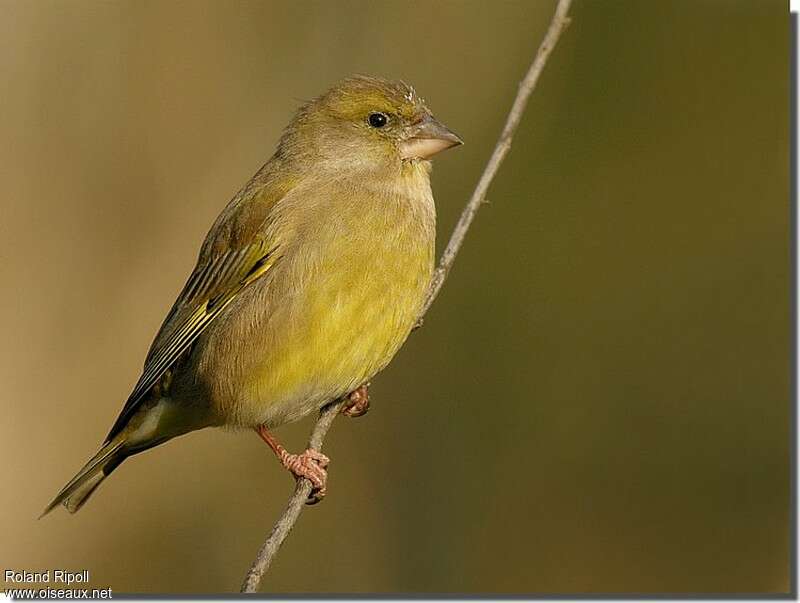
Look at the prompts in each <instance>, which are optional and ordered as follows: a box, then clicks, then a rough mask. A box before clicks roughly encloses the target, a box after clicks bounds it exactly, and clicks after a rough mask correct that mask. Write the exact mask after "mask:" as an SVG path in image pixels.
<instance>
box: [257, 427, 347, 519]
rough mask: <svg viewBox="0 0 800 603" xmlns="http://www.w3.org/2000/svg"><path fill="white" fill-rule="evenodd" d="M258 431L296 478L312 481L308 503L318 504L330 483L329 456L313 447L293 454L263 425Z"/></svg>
mask: <svg viewBox="0 0 800 603" xmlns="http://www.w3.org/2000/svg"><path fill="white" fill-rule="evenodd" d="M256 432H257V433H258V435H259V436H261V439H262V440H264V441H265V442H266V443H267V445H268V446H269V447H270V448H271V449H272V451H273V452H274V453H275V456H277V457H278V460H279V461H280V462H281V465H283V466H284V467H285V468H286V469H288V470H289V472H290V473H291V474H292V475H294V476H295V478H296V479H299V478H305V479H307V480H308V481H310V482H311V494H310V495H309V497H308V501H307V504H309V505H313V504H316V503H318V502H319V501H320V500H322V499H323V498H324V497H325V494H326V493H327V483H328V472H327V471H326V470H325V468H326V467H327V466H328V464H329V463H330V462H331V460H330V459H329V458H328V457H327V456H325V455H324V454H322V453H321V452H320V451H319V450H313V449H311V448H309V449H308V450H306V451H305V452H302V453H300V454H292V453H291V452H289V451H288V450H286V448H284V447H283V446H282V445H281V444H280V442H278V440H276V439H275V437H274V436H273V435H272V434H271V433H270V432H269V431H267V428H266V427H264V426H263V425H262V426H260V427H257V428H256Z"/></svg>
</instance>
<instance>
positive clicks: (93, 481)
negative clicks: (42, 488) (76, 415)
mask: <svg viewBox="0 0 800 603" xmlns="http://www.w3.org/2000/svg"><path fill="white" fill-rule="evenodd" d="M124 443H125V440H124V439H122V438H116V439H114V440H112V441H110V442H108V443H107V444H105V445H103V447H102V448H101V449H100V451H99V452H98V453H97V454H96V455H94V456H93V457H92V458H91V460H90V461H89V462H88V463H86V464H85V465H84V466H83V468H82V469H81V470H80V471H78V473H77V475H75V477H73V478H72V479H71V480H70V481H69V483H68V484H67V485H66V486H64V487H63V488H62V489H61V492H59V493H58V494H57V495H56V497H55V498H54V499H53V501H52V502H51V503H50V504H49V505H47V507H46V508H45V510H44V512H43V513H42V514H41V515H40V518H41V517H44V516H45V515H47V514H48V513H49V512H50V511H52V510H53V509H55V508H56V507H57V506H58V505H60V504H63V505H64V507H65V508H66V509H67V511H69V512H70V513H75V511H77V510H78V509H80V508H81V507H82V506H83V504H84V503H85V502H86V500H87V499H88V498H89V496H90V495H91V494H92V492H94V491H95V490H96V489H97V487H98V486H99V485H100V483H101V482H102V481H103V480H104V479H105V478H106V477H107V476H109V475H110V474H111V472H112V471H114V469H116V468H117V467H118V466H119V464H120V463H121V462H122V461H124V460H125V458H126V457H127V456H128V455H127V453H126V452H125V450H124V449H123V444H124Z"/></svg>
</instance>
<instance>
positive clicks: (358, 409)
mask: <svg viewBox="0 0 800 603" xmlns="http://www.w3.org/2000/svg"><path fill="white" fill-rule="evenodd" d="M368 410H369V383H365V384H364V385H362V386H361V387H359V388H358V389H356V390H354V391H353V392H351V393H350V395H349V396H347V404H345V405H344V406H343V407H342V411H341V412H342V414H343V415H345V416H346V417H360V416H363V415H365V414H367V411H368Z"/></svg>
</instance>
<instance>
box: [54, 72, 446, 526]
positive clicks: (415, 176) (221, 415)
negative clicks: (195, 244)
mask: <svg viewBox="0 0 800 603" xmlns="http://www.w3.org/2000/svg"><path fill="white" fill-rule="evenodd" d="M459 143H460V140H459V139H458V138H457V137H456V136H455V135H453V134H452V133H451V132H449V131H448V130H447V129H446V128H444V126H442V125H441V124H440V123H439V122H437V121H436V120H434V119H433V118H432V116H431V114H430V112H429V111H428V109H427V107H426V106H425V104H424V102H423V101H422V100H421V99H420V98H419V97H418V96H417V95H416V93H415V92H414V90H413V89H412V88H410V87H409V86H407V85H406V84H404V83H401V82H390V81H386V80H382V79H377V78H371V77H364V76H357V77H353V78H349V79H347V80H344V81H343V82H341V83H340V84H338V85H337V86H335V87H334V88H332V89H331V90H330V91H328V92H327V93H326V94H324V95H323V96H321V97H319V98H317V99H316V100H314V101H312V102H310V103H308V104H306V105H305V106H304V107H302V108H301V109H300V110H299V111H298V113H297V115H296V116H295V117H294V119H293V120H292V122H291V123H290V125H289V126H288V127H287V129H286V130H285V132H284V134H283V136H282V137H281V140H280V143H279V145H278V148H277V151H276V152H275V154H274V155H273V157H272V158H271V159H270V160H269V161H268V162H267V163H266V164H265V165H264V166H263V167H262V168H261V169H260V170H259V171H258V173H257V174H256V175H255V176H254V177H253V178H252V179H251V180H250V182H248V183H247V185H246V186H245V187H244V188H243V189H242V190H241V191H240V192H239V193H238V194H237V195H236V196H235V197H234V199H233V200H232V201H231V202H230V203H229V204H228V206H227V207H226V208H225V209H224V210H223V212H222V213H221V215H220V216H219V218H217V220H216V222H215V223H214V225H213V226H212V228H211V230H210V232H209V233H208V235H207V237H206V239H205V242H204V243H203V245H202V248H201V250H200V254H199V258H198V261H197V266H196V267H195V269H194V271H193V272H192V274H191V276H190V277H189V280H188V281H187V283H186V285H185V287H184V289H183V291H182V292H181V294H180V295H179V297H178V300H177V301H176V302H175V305H174V306H173V308H172V310H171V311H170V313H169V315H168V316H167V318H166V319H165V321H164V323H163V325H162V327H161V330H160V331H159V333H158V335H157V336H156V338H155V341H154V342H153V345H152V347H151V349H150V352H149V354H148V356H147V359H146V361H145V367H144V371H143V373H142V377H141V378H140V380H139V382H138V383H137V385H136V387H135V388H134V391H133V393H132V394H131V396H130V397H129V399H128V401H127V403H126V404H125V407H124V408H123V410H122V413H121V414H120V416H119V418H118V419H117V421H116V423H115V424H114V426H113V427H112V429H111V431H110V433H109V434H108V438H107V440H106V442H105V443H104V445H103V447H102V448H101V450H100V452H98V454H97V455H96V456H95V457H94V458H93V459H92V460H91V461H89V463H87V465H86V466H85V467H84V468H83V469H82V470H81V471H80V472H79V473H78V474H77V475H76V476H75V478H73V480H72V481H71V482H70V483H69V484H67V486H65V487H64V489H63V490H62V491H61V492H60V493H59V494H58V496H56V498H55V499H54V500H53V502H52V503H51V504H50V505H49V506H48V507H47V510H46V511H45V512H47V511H49V510H51V509H52V508H54V507H55V506H56V505H58V504H59V503H64V505H65V506H66V507H67V509H68V510H70V511H72V512H74V511H76V510H77V509H78V508H80V506H81V505H82V504H83V503H84V502H85V500H86V498H87V497H88V495H89V494H91V493H92V492H93V491H94V489H95V488H96V487H97V486H98V485H99V483H100V482H101V481H102V479H103V478H104V477H105V476H106V475H108V474H109V473H110V472H111V471H112V470H113V469H114V468H116V467H117V466H118V465H119V464H120V463H121V462H122V461H123V460H124V459H125V458H126V457H127V456H130V455H131V454H134V453H137V452H140V451H142V450H146V449H147V448H151V447H153V446H155V445H157V444H160V443H162V442H164V441H166V440H168V439H170V438H172V437H175V436H178V435H181V434H184V433H187V432H189V431H193V430H196V429H201V428H204V427H209V426H233V427H255V426H257V425H266V426H267V427H275V426H278V425H281V424H284V423H287V422H290V421H293V420H296V419H299V418H302V417H303V416H306V415H307V414H309V413H311V412H314V411H316V410H318V409H320V408H321V407H322V406H323V405H325V404H326V403H327V402H329V401H331V400H333V399H336V398H338V397H340V396H342V395H344V394H347V393H349V392H350V391H352V390H354V389H356V388H357V387H358V386H360V385H361V384H362V383H364V382H366V381H368V380H369V379H370V378H371V377H372V376H374V375H375V374H376V373H377V372H378V371H380V370H381V369H382V368H384V367H385V366H386V364H387V363H388V362H389V361H390V360H391V358H392V357H393V356H394V354H395V353H396V352H397V350H398V349H399V348H400V346H401V345H402V344H403V342H404V341H405V339H406V337H407V336H408V334H409V332H410V331H411V329H412V328H413V326H414V324H415V322H416V320H417V318H418V315H419V312H420V310H421V307H422V303H423V301H424V297H425V293H426V290H427V287H428V284H429V281H430V277H431V273H432V269H433V261H434V238H435V208H434V202H433V197H432V194H431V189H430V181H429V172H430V163H429V161H427V159H428V158H429V157H430V156H431V155H433V154H435V153H436V152H438V151H440V150H443V149H444V148H447V147H449V146H453V145H455V144H459Z"/></svg>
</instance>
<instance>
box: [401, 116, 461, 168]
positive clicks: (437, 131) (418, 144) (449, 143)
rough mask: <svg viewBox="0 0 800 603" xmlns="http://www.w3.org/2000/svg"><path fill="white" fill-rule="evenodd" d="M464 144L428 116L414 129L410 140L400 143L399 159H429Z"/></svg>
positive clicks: (441, 124) (442, 125)
mask: <svg viewBox="0 0 800 603" xmlns="http://www.w3.org/2000/svg"><path fill="white" fill-rule="evenodd" d="M460 144H464V141H463V140H461V139H460V138H459V137H458V136H456V135H455V134H454V133H453V132H451V131H450V130H448V129H447V127H446V126H445V125H444V124H443V123H441V122H439V121H436V120H435V119H434V118H433V117H432V116H428V117H426V118H425V119H423V120H422V122H420V123H419V125H418V126H417V127H416V128H415V129H414V131H413V133H412V134H411V137H410V138H407V139H406V140H404V141H402V142H401V143H400V157H402V158H403V159H430V158H431V157H433V156H434V155H436V153H440V152H441V151H444V150H445V149H449V148H450V147H454V146H457V145H460Z"/></svg>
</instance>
